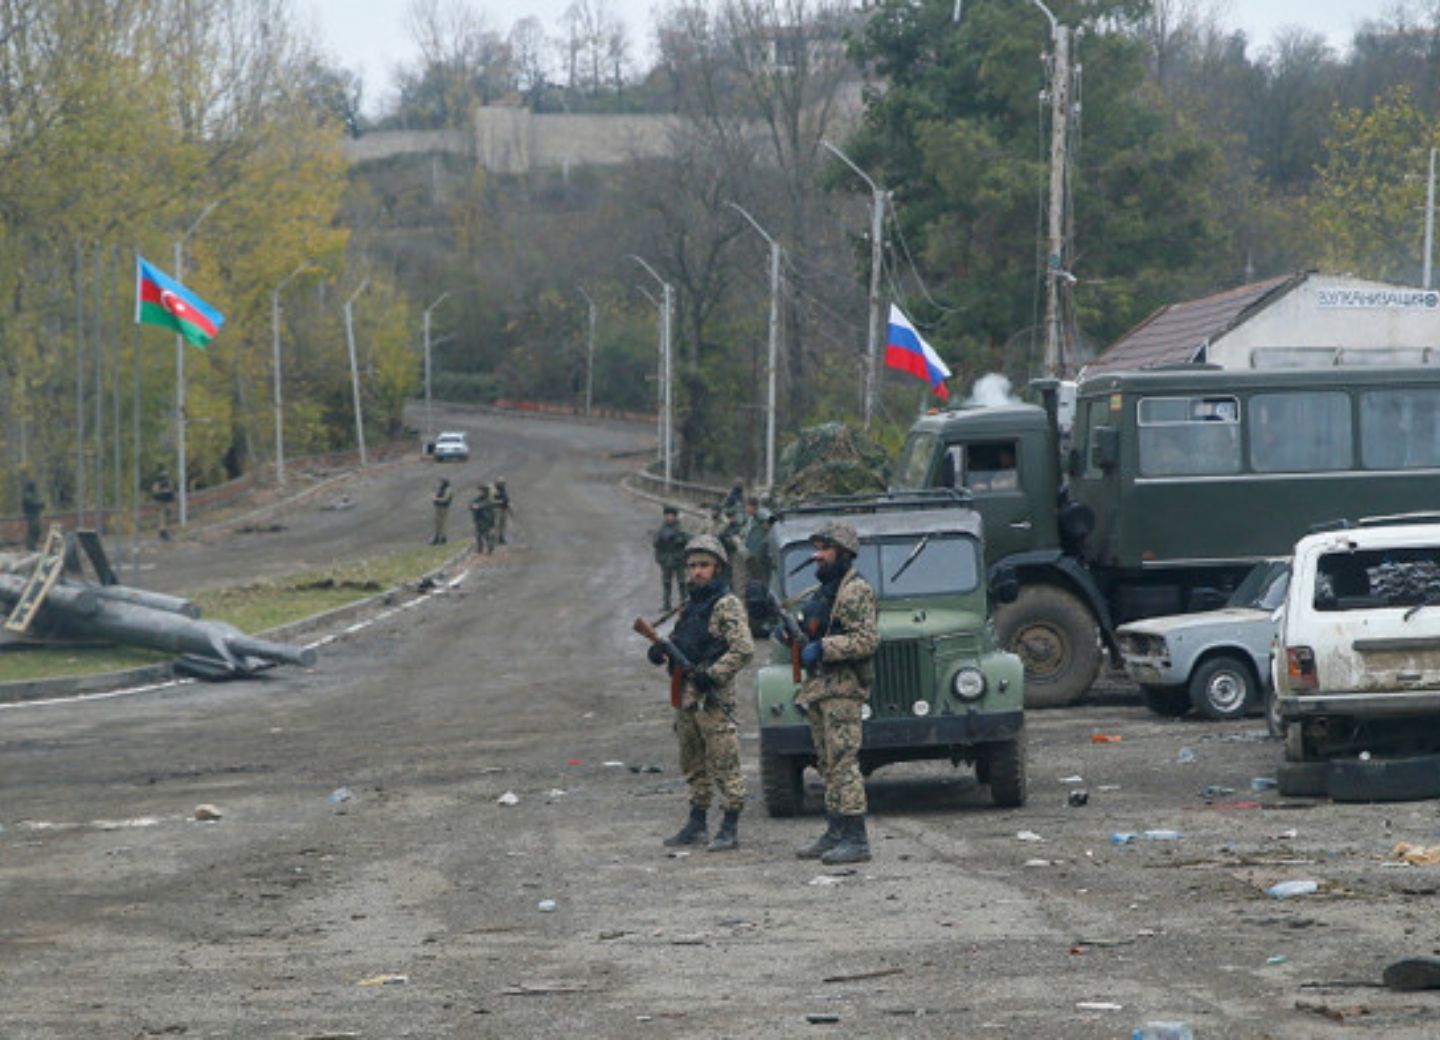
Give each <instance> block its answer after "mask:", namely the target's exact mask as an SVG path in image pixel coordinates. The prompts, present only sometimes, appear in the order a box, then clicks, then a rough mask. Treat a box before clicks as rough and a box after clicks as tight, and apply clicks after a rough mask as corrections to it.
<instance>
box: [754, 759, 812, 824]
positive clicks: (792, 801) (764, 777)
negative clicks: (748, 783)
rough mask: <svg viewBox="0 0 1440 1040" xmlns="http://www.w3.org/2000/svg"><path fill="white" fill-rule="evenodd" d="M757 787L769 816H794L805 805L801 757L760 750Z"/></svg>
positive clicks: (803, 773) (803, 765)
mask: <svg viewBox="0 0 1440 1040" xmlns="http://www.w3.org/2000/svg"><path fill="white" fill-rule="evenodd" d="M760 789H761V790H762V791H763V792H764V794H765V811H766V812H768V813H769V814H770V815H771V816H777V817H778V816H798V815H799V814H800V813H801V812H802V811H803V810H804V808H805V760H804V759H803V758H791V757H789V756H787V755H776V754H761V756H760Z"/></svg>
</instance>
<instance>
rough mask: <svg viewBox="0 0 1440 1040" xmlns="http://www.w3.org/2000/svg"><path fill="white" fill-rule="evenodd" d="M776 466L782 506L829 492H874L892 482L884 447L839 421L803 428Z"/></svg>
mask: <svg viewBox="0 0 1440 1040" xmlns="http://www.w3.org/2000/svg"><path fill="white" fill-rule="evenodd" d="M776 469H777V472H776V474H775V494H774V498H775V502H776V504H778V505H793V504H794V503H796V502H803V501H807V500H809V499H814V498H819V497H821V496H825V495H866V494H874V493H876V492H880V491H884V490H885V489H886V487H888V486H889V482H890V460H889V458H887V457H886V454H885V451H884V449H882V448H880V447H879V446H878V445H876V444H875V442H874V441H872V440H870V438H869V437H867V436H865V434H864V433H861V432H860V431H858V430H852V429H850V428H849V427H848V426H846V425H845V424H844V423H839V422H830V423H822V424H821V425H819V426H809V427H806V428H805V429H803V430H801V431H800V434H799V436H798V437H796V439H795V440H793V441H792V442H790V444H788V445H786V447H785V450H784V451H783V452H781V454H780V459H779V462H778V465H777V466H776Z"/></svg>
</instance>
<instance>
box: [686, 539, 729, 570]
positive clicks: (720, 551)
mask: <svg viewBox="0 0 1440 1040" xmlns="http://www.w3.org/2000/svg"><path fill="white" fill-rule="evenodd" d="M695 553H709V554H710V555H711V556H713V557H715V559H717V560H719V561H720V566H722V567H728V566H730V555H729V554H728V553H727V552H726V551H725V546H723V545H721V544H720V539H718V538H716V537H715V536H714V535H713V534H697V535H696V536H695V537H694V538H692V539H690V540H689V541H688V542H686V543H685V558H686V559H687V560H688V559H689V558H690V557H691V556H692V555H694V554H695Z"/></svg>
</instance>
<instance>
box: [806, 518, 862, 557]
mask: <svg viewBox="0 0 1440 1040" xmlns="http://www.w3.org/2000/svg"><path fill="white" fill-rule="evenodd" d="M810 542H811V544H813V545H833V546H835V547H836V548H837V549H844V550H845V551H846V552H848V553H849V554H850V555H851V556H858V555H859V553H860V536H859V535H858V534H856V533H855V528H853V527H851V526H850V525H849V524H842V523H840V522H839V521H834V520H832V521H831V522H830V523H828V524H826V525H825V526H824V527H822V528H820V530H818V531H816V532H815V533H814V534H812V535H811V536H810Z"/></svg>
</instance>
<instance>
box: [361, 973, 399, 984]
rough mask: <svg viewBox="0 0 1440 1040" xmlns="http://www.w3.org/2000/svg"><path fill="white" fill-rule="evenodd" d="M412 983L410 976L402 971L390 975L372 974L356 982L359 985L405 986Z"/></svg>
mask: <svg viewBox="0 0 1440 1040" xmlns="http://www.w3.org/2000/svg"><path fill="white" fill-rule="evenodd" d="M409 983H410V976H409V975H403V974H400V973H398V972H397V973H392V974H388V975H371V976H370V977H369V978H367V979H361V980H360V981H359V982H357V983H355V985H357V986H405V985H408V984H409Z"/></svg>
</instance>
